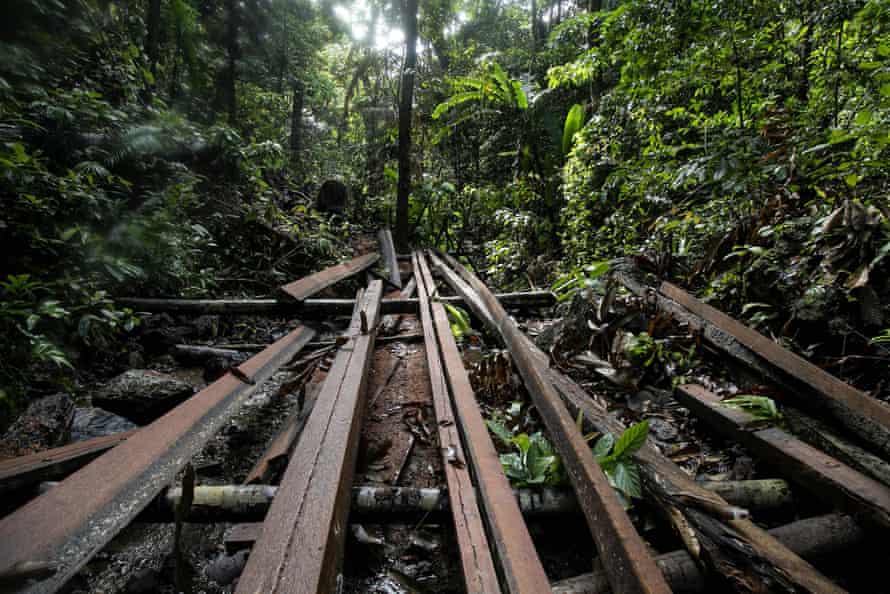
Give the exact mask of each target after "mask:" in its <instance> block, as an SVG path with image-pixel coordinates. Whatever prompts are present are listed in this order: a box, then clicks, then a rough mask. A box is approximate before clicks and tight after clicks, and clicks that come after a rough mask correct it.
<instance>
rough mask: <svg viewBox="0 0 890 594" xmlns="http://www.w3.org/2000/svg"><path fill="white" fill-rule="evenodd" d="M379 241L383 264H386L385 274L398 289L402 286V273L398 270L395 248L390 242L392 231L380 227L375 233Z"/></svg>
mask: <svg viewBox="0 0 890 594" xmlns="http://www.w3.org/2000/svg"><path fill="white" fill-rule="evenodd" d="M377 239H378V241H379V242H380V254H381V255H382V256H383V264H384V265H385V266H386V275H387V279H388V280H389V282H390V283H392V284H393V285H394V286H395V287H398V288H399V289H401V288H402V273H401V271H400V270H399V260H398V258H396V248H395V246H394V245H393V242H392V232H391V231H390V230H389V229H381V230H380V231H379V232H378V233H377Z"/></svg>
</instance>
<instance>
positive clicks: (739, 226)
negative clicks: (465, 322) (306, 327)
mask: <svg viewBox="0 0 890 594" xmlns="http://www.w3.org/2000/svg"><path fill="white" fill-rule="evenodd" d="M4 12H5V16H6V18H5V19H4V20H3V22H2V24H0V29H2V35H0V50H2V55H3V56H4V59H3V60H0V199H2V202H3V208H2V212H0V237H2V239H0V249H2V253H3V254H4V258H3V268H2V270H0V332H2V336H3V340H2V342H0V408H2V409H3V410H2V411H0V417H4V416H5V415H7V414H8V413H9V412H11V411H12V410H14V409H15V408H16V407H17V406H20V404H21V403H22V402H23V401H25V400H27V397H28V396H29V395H30V394H31V393H33V392H35V391H36V392H40V391H46V390H50V389H55V388H57V387H59V386H65V385H69V384H71V383H76V382H77V381H78V372H77V371H76V370H77V369H79V368H81V367H82V366H84V365H85V364H87V363H96V362H100V363H101V362H102V361H105V360H109V361H111V360H113V358H114V356H115V353H116V350H115V349H118V348H119V347H117V346H116V345H117V344H118V341H119V339H120V337H121V336H122V335H125V334H126V333H127V332H129V331H130V330H131V329H132V328H134V327H135V326H136V325H138V324H139V323H140V320H139V319H138V317H137V316H135V315H134V314H133V312H131V311H128V310H126V309H122V308H120V307H118V306H116V305H115V302H114V297H116V296H124V295H165V296H222V295H226V294H243V295H263V294H268V292H269V291H271V290H272V288H274V287H275V286H277V285H278V284H281V283H282V282H284V281H285V280H288V279H292V278H294V277H295V276H296V275H299V274H302V273H305V272H307V271H309V270H312V269H314V268H317V267H318V266H319V265H320V264H323V263H326V262H328V263H329V262H334V261H336V260H338V259H339V258H341V257H342V256H343V255H344V254H345V253H346V252H347V250H348V249H349V246H350V242H351V240H352V238H353V237H355V236H356V234H358V233H360V232H362V231H363V230H373V229H374V228H377V227H380V226H381V225H387V224H388V225H392V226H393V227H394V228H395V230H396V232H397V233H396V235H397V240H398V241H399V242H400V243H401V244H403V246H404V244H407V243H408V242H411V243H414V244H417V245H420V244H426V245H434V246H438V247H441V248H444V249H448V250H453V251H456V252H459V253H462V254H466V255H469V256H470V257H471V259H472V260H473V262H474V264H475V265H476V267H477V269H479V270H480V271H482V272H484V273H485V275H486V276H487V277H488V279H489V281H490V282H492V283H493V284H496V285H498V286H499V287H500V288H503V289H505V290H506V289H522V288H528V287H529V286H530V285H534V286H538V287H540V286H545V287H546V286H550V285H552V284H553V285H555V286H556V287H557V288H559V289H560V290H561V291H563V292H566V293H571V292H572V291H575V290H577V289H578V288H579V287H583V286H584V285H585V284H586V283H588V282H595V277H598V276H599V275H601V273H602V272H603V270H604V269H605V268H606V267H607V264H606V263H607V262H608V261H609V260H612V259H615V258H620V257H625V256H630V257H634V258H636V261H637V262H638V263H639V264H640V265H641V266H644V267H647V268H649V269H651V270H657V271H659V272H662V273H669V274H670V275H672V276H673V277H674V278H677V279H679V280H680V281H681V282H683V283H685V284H686V285H688V286H691V287H693V288H696V289H698V290H699V292H700V294H702V295H704V296H706V297H707V298H708V299H709V300H711V301H713V302H714V303H717V304H719V305H720V306H721V307H723V308H724V309H726V310H728V311H730V312H731V313H733V314H734V315H737V316H739V317H741V318H742V319H743V320H744V321H746V322H747V323H749V324H751V325H754V326H756V327H758V328H759V329H761V330H762V331H763V332H766V333H768V334H772V335H774V336H777V337H781V338H782V339H783V340H784V341H785V342H786V343H788V344H789V345H791V346H793V347H795V348H798V349H799V350H803V351H807V352H808V354H813V352H814V349H815V351H819V350H820V349H823V350H824V349H834V350H835V351H837V350H838V346H837V345H838V344H839V343H840V342H841V341H842V342H843V344H844V345H845V348H851V347H852V345H855V344H858V345H859V347H860V348H861V349H865V350H868V349H871V351H873V355H874V356H876V357H884V358H886V356H887V354H888V353H887V351H886V350H885V346H884V343H885V342H887V341H890V338H888V333H890V330H888V329H887V328H888V326H890V310H888V303H890V299H888V295H890V282H888V279H890V274H888V272H890V258H888V257H887V256H888V253H890V206H888V202H890V201H888V195H890V0H838V1H836V2H831V3H825V2H817V1H814V0H755V1H749V2H740V1H737V0H732V1H727V2H716V1H705V0H672V1H662V2H656V1H653V0H529V1H528V2H524V1H523V2H519V1H515V0H472V1H469V0H426V1H424V2H418V1H417V0H404V1H403V2H390V1H388V0H354V1H349V0H342V1H341V2H332V1H331V0H242V1H235V0H122V1H116V2H109V1H106V0H10V1H9V2H7V3H6V5H5V11H4ZM330 178H336V179H339V180H341V181H342V182H343V183H344V184H345V185H346V186H347V187H348V188H349V189H350V193H351V200H350V204H349V208H348V210H347V212H345V213H334V214H330V213H324V212H320V211H318V210H317V209H316V208H315V203H314V195H315V192H316V190H317V188H318V187H319V186H320V185H321V183H322V182H324V181H325V180H326V179H330ZM281 235H284V236H286V239H281V237H280V236H281ZM270 238H272V239H275V241H271V240H270ZM816 332H818V336H819V339H818V340H812V339H811V338H812V336H814V335H815V333H816ZM109 364H110V363H109ZM0 422H2V420H0Z"/></svg>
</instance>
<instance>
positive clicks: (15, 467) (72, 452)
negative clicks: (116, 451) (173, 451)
mask: <svg viewBox="0 0 890 594" xmlns="http://www.w3.org/2000/svg"><path fill="white" fill-rule="evenodd" d="M137 431H138V429H133V430H131V431H125V432H123V433H117V434H115V435H104V436H102V437H94V438H93V439H87V440H85V441H79V442H77V443H72V444H70V445H66V446H63V447H60V448H53V449H51V450H45V451H43V452H38V453H36V454H29V455H27V456H19V457H18V458H10V459H9V460H3V461H0V494H4V493H10V492H12V491H19V490H22V489H26V488H29V487H36V486H37V485H39V484H40V483H42V482H44V481H58V480H61V479H63V478H65V477H66V476H68V475H69V474H71V473H72V472H74V471H76V470H79V469H80V468H83V467H84V466H86V465H87V464H88V463H90V462H91V461H92V460H94V459H96V458H98V457H99V456H101V455H102V454H104V453H105V452H107V451H108V450H110V449H111V448H113V447H114V446H116V445H118V444H120V443H123V442H124V441H126V440H127V439H129V438H130V437H132V436H133V435H135V433H136V432H137Z"/></svg>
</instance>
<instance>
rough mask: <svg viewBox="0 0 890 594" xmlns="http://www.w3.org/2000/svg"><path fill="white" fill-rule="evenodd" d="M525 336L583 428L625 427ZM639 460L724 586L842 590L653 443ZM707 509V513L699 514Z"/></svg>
mask: <svg viewBox="0 0 890 594" xmlns="http://www.w3.org/2000/svg"><path fill="white" fill-rule="evenodd" d="M436 263H437V267H438V269H439V270H440V272H441V273H442V275H443V277H444V278H445V280H446V281H447V282H448V284H449V285H450V286H451V287H452V289H454V291H455V292H458V293H471V292H472V291H471V289H470V288H469V286H468V285H467V284H466V280H465V278H466V276H468V275H469V273H468V272H466V270H464V269H462V268H458V269H457V272H455V271H452V270H451V269H450V268H448V267H447V266H442V263H441V261H438V260H436ZM468 304H470V307H471V308H472V309H473V310H474V313H476V315H477V316H478V317H479V318H480V319H482V320H483V321H484V322H485V323H486V325H488V326H489V327H491V326H492V324H493V323H494V322H493V318H492V316H491V314H490V313H489V312H488V310H487V309H486V308H485V305H484V304H483V303H481V302H480V301H479V300H478V299H473V300H468ZM523 338H524V340H525V346H526V348H527V350H528V351H529V353H531V355H532V356H533V357H534V359H535V360H536V361H537V363H538V364H539V365H540V366H541V368H542V369H543V370H544V373H545V374H546V375H547V377H548V378H549V380H550V381H551V382H552V384H553V386H554V387H555V388H556V389H557V391H558V392H559V394H560V397H561V398H562V399H563V401H564V403H565V404H566V406H567V407H568V408H569V412H570V413H571V416H572V418H576V417H577V416H578V414H579V413H580V414H581V415H582V418H583V421H584V423H585V426H584V430H585V431H599V432H601V433H612V434H613V435H616V436H617V435H620V434H621V433H622V432H623V431H624V429H625V427H624V425H623V424H622V423H621V422H620V421H618V420H617V419H616V418H615V417H614V416H612V415H609V413H608V409H607V407H606V404H605V403H604V402H598V401H597V400H595V399H594V398H591V396H590V395H589V394H587V392H586V391H585V390H584V389H583V388H581V387H580V386H579V385H578V384H576V383H575V382H574V381H573V380H572V379H571V378H569V377H567V376H565V375H564V374H562V373H560V372H559V371H557V370H556V369H553V368H550V367H549V361H550V359H549V357H548V356H547V354H545V353H544V352H542V351H541V350H540V349H538V348H537V347H536V346H535V345H534V343H532V342H531V340H530V339H528V337H525V336H523ZM635 459H636V461H637V462H638V463H639V464H640V474H641V476H642V478H643V479H644V480H643V489H644V492H645V493H646V495H647V500H649V501H650V502H652V503H653V504H654V505H655V507H656V509H658V510H659V511H661V512H662V513H663V514H664V516H665V518H666V519H667V520H668V522H670V523H672V524H673V525H674V526H675V528H676V529H677V531H678V533H680V534H681V536H683V537H684V539H683V540H684V542H685V543H686V545H687V548H689V550H690V551H692V552H694V554H695V556H696V557H697V558H698V559H699V561H700V562H701V563H703V564H704V565H705V566H706V567H707V568H708V569H709V570H710V573H711V575H713V576H716V577H718V578H720V579H722V580H725V582H724V584H721V585H723V586H724V587H726V586H728V587H729V588H732V589H737V590H745V589H747V590H750V591H770V590H772V591H785V592H799V591H809V592H843V590H842V589H841V588H838V587H837V586H835V585H834V584H832V583H831V581H829V580H828V579H826V578H825V577H824V576H822V575H821V574H820V573H819V572H818V571H817V570H816V569H815V568H813V567H812V566H811V565H809V564H808V563H806V562H805V561H803V560H802V559H800V558H799V557H798V556H797V555H795V554H794V553H793V552H791V551H790V550H788V549H787V547H783V546H782V545H781V543H779V542H778V541H776V540H775V539H774V538H772V537H771V536H770V535H769V534H768V533H767V532H766V531H764V530H762V529H760V528H759V527H757V526H756V525H754V524H753V523H752V522H750V521H749V520H747V519H743V518H737V519H731V515H730V514H731V513H732V512H733V510H734V508H733V506H731V505H729V504H728V503H727V502H726V501H725V500H724V499H723V498H721V497H720V496H718V495H717V494H715V493H710V492H709V491H708V490H706V489H704V488H703V486H702V485H700V484H698V483H696V482H695V481H693V480H692V479H691V478H690V477H689V475H687V474H686V473H685V472H684V471H683V470H682V469H681V468H680V467H679V466H677V465H676V464H674V463H673V462H672V461H671V460H669V459H667V458H666V457H664V455H662V454H661V452H660V451H659V450H657V449H656V448H655V447H653V446H652V445H650V444H648V443H647V444H646V445H644V446H643V448H641V449H640V451H639V452H637V454H636V455H635ZM702 509H708V510H710V511H709V512H708V513H707V514H706V513H701V511H700V510H702ZM689 535H691V536H689Z"/></svg>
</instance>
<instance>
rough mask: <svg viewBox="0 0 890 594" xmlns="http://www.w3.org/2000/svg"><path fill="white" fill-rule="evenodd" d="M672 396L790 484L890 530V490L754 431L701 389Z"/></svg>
mask: <svg viewBox="0 0 890 594" xmlns="http://www.w3.org/2000/svg"><path fill="white" fill-rule="evenodd" d="M675 395H676V398H677V400H678V401H679V402H680V403H681V404H683V406H685V407H687V408H689V409H690V410H691V411H692V412H693V413H694V414H695V415H696V416H698V417H699V418H701V419H703V420H704V421H706V422H707V423H708V424H709V425H711V426H713V427H714V428H715V429H717V430H719V431H720V432H721V433H724V434H726V435H728V436H730V437H732V438H733V439H736V440H738V441H739V442H740V443H742V445H744V446H746V447H747V448H749V449H750V450H751V451H752V452H754V453H755V454H756V455H757V456H758V457H760V458H762V459H764V460H766V461H768V462H769V463H771V465H772V466H774V467H775V469H776V470H777V471H778V472H779V473H781V474H784V475H785V476H786V477H787V478H788V480H790V481H792V482H795V483H797V484H800V485H802V486H804V487H806V488H807V489H809V490H810V491H811V492H813V494H815V495H817V496H818V497H820V498H821V499H823V500H827V501H829V502H830V503H833V504H834V505H836V506H838V507H839V508H840V509H842V510H844V511H847V512H849V513H851V514H853V515H854V516H855V517H856V518H857V519H859V520H861V521H862V520H864V521H867V522H869V523H871V524H874V525H877V526H881V527H883V528H890V488H887V487H886V486H884V485H882V484H881V483H879V482H878V481H876V480H874V479H871V478H869V477H867V476H865V475H863V474H861V473H859V472H857V471H855V470H853V469H852V468H850V467H849V466H847V465H846V464H843V463H841V462H839V461H838V460H836V459H835V458H832V457H831V456H829V455H827V454H825V453H824V452H821V451H820V450H817V449H816V448H814V447H812V446H811V445H809V444H807V443H805V442H803V441H801V440H799V439H797V438H796V437H794V436H793V435H791V434H789V433H787V432H786V431H783V430H782V429H780V428H778V427H769V428H765V429H757V425H758V424H757V422H755V420H754V417H753V416H751V415H749V414H748V413H746V412H743V411H740V410H736V409H732V408H729V407H727V406H724V405H722V404H721V403H720V397H719V396H717V395H716V394H713V393H712V392H709V391H708V390H706V389H705V388H703V387H702V386H699V385H696V384H687V385H684V386H680V387H678V388H677V390H676V392H675Z"/></svg>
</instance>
